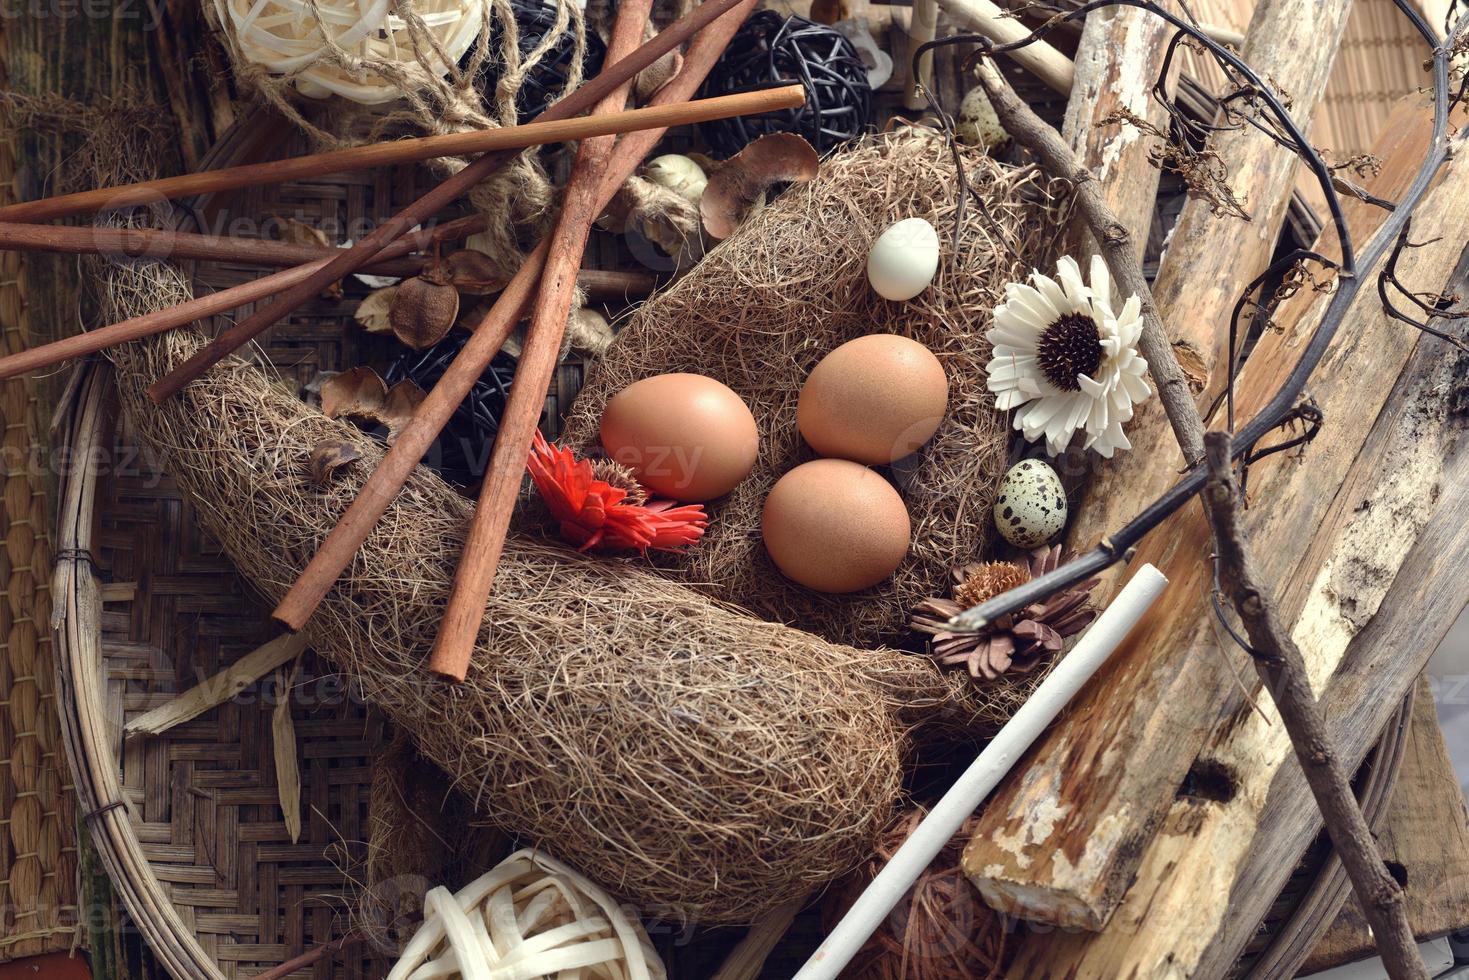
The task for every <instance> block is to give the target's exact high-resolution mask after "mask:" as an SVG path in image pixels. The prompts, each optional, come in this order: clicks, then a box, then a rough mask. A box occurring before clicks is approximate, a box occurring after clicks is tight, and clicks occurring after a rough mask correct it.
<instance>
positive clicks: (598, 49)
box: [465, 0, 607, 122]
mask: <svg viewBox="0 0 1469 980" xmlns="http://www.w3.org/2000/svg"><path fill="white" fill-rule="evenodd" d="M510 9H511V10H512V11H514V13H515V26H516V27H517V28H518V29H519V37H518V39H517V44H516V47H518V48H519V49H520V55H521V57H525V56H526V55H528V54H530V53H531V52H532V51H534V50H535V49H536V47H537V45H539V44H540V43H541V40H542V39H543V38H545V36H546V35H547V34H548V33H550V31H551V30H552V29H553V28H554V27H555V26H556V9H555V8H554V7H552V6H550V5H549V4H546V3H542V2H540V0H510ZM504 36H505V35H504V28H503V26H502V25H501V23H500V21H498V20H496V21H495V22H494V23H493V24H492V25H491V26H490V51H491V53H492V56H491V58H490V59H489V60H488V61H486V62H485V65H484V67H483V68H482V69H480V74H479V79H478V85H479V88H480V91H481V92H483V93H484V95H485V98H486V99H489V100H493V99H494V97H495V86H496V84H498V83H499V81H500V66H499V65H498V64H497V63H496V62H495V58H494V57H493V52H496V51H499V50H500V45H501V44H502V43H503V42H504ZM586 38H587V41H586V50H585V52H584V53H583V55H582V78H584V79H585V78H591V77H592V76H594V75H596V74H597V73H598V72H599V71H601V70H602V62H603V61H604V60H605V59H606V57H607V45H606V44H605V43H604V42H603V41H602V39H601V38H600V37H598V36H597V33H596V32H595V31H593V30H591V29H590V28H588V29H587V32H586ZM575 51H576V35H575V34H574V33H573V32H572V31H571V29H570V28H569V27H568V28H567V29H566V30H565V31H563V32H562V34H561V37H560V38H558V39H557V41H556V43H555V44H554V45H553V46H552V47H551V49H550V50H549V51H547V52H546V54H545V56H544V57H542V58H541V60H540V61H539V62H537V63H536V66H535V67H534V68H532V69H531V71H530V74H528V75H527V76H526V78H525V82H524V83H523V84H522V85H521V87H520V92H519V93H518V94H517V95H516V97H515V109H516V112H517V113H519V115H520V121H521V122H526V121H527V120H529V119H532V118H534V117H536V116H538V115H540V114H541V113H542V112H544V111H545V110H546V107H547V106H548V105H550V104H551V103H552V102H553V101H555V100H556V99H559V98H561V96H563V95H565V94H566V75H567V72H568V71H569V70H570V69H571V59H572V55H573V54H574V53H575ZM465 57H466V59H467V58H468V57H469V56H468V55H466V56H465Z"/></svg>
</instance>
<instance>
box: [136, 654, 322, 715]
mask: <svg viewBox="0 0 1469 980" xmlns="http://www.w3.org/2000/svg"><path fill="white" fill-rule="evenodd" d="M305 649H306V638H305V637H302V636H297V635H295V634H293V633H286V634H283V635H281V636H278V637H276V638H275V639H273V640H271V641H270V642H269V643H266V644H263V645H262V646H261V647H260V648H259V649H256V650H252V651H250V652H249V653H247V654H245V655H244V656H243V657H241V658H240V659H239V660H237V661H235V662H234V663H233V664H231V665H230V666H229V667H228V668H227V669H225V670H222V671H220V672H219V673H217V674H215V675H214V676H213V677H210V678H208V679H207V680H203V681H200V682H199V683H198V684H197V685H195V686H194V687H191V688H189V690H187V691H185V692H184V693H183V694H180V695H179V696H178V697H176V698H174V699H173V700H172V701H170V702H168V703H167V704H164V705H160V706H159V707H157V708H154V709H153V710H152V711H149V712H146V713H144V714H141V715H138V716H137V717H136V718H133V719H132V720H130V721H129V722H127V723H126V724H125V725H123V729H122V730H123V733H124V734H125V735H162V734H163V733H164V732H166V731H168V730H169V729H170V728H174V727H176V726H178V725H182V724H183V723H184V722H186V721H193V720H194V719H195V718H198V717H199V716H200V715H202V714H203V713H204V712H206V711H208V710H209V709H210V708H215V707H218V706H219V705H221V704H224V703H225V702H226V701H228V700H230V699H231V698H233V697H235V695H237V694H239V693H240V692H241V691H243V690H245V688H247V687H249V686H250V685H251V684H254V683H255V682H256V681H258V680H260V678H262V677H264V676H265V675H266V674H269V673H270V672H271V671H273V670H276V669H277V668H279V667H283V666H284V665H286V664H288V663H290V662H291V661H292V660H295V659H296V658H297V657H299V656H300V655H301V654H302V652H304V651H305Z"/></svg>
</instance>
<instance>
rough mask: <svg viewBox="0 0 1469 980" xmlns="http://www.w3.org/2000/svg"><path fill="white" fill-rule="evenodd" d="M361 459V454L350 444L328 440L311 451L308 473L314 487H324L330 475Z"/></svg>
mask: <svg viewBox="0 0 1469 980" xmlns="http://www.w3.org/2000/svg"><path fill="white" fill-rule="evenodd" d="M361 458H362V453H361V452H360V451H359V450H358V449H357V447H356V446H354V445H352V444H351V443H350V442H337V441H336V440H328V441H326V442H319V443H317V444H316V446H315V448H313V449H312V450H311V462H310V464H309V467H310V468H309V473H310V477H311V482H312V484H313V485H314V486H318V487H324V486H326V484H327V481H328V480H330V479H331V478H332V474H333V473H335V472H336V471H337V470H339V469H341V468H342V467H344V466H347V465H349V464H351V463H352V462H354V461H355V460H359V459H361Z"/></svg>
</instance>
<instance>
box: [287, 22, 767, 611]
mask: <svg viewBox="0 0 1469 980" xmlns="http://www.w3.org/2000/svg"><path fill="white" fill-rule="evenodd" d="M756 2H757V0H742V2H741V4H740V6H738V7H737V8H735V12H733V13H731V14H730V15H729V16H728V17H723V18H721V19H719V20H718V21H716V22H715V23H714V24H713V25H711V26H710V27H709V28H708V29H707V30H705V31H702V32H700V34H699V36H698V37H696V38H695V39H694V41H693V43H692V44H690V45H689V49H688V51H687V52H685V54H684V64H683V70H682V71H680V72H679V73H678V75H677V76H675V77H674V78H673V80H672V81H670V82H669V83H668V84H666V85H664V86H663V87H662V88H661V89H659V90H658V92H657V94H656V95H654V96H653V98H654V101H669V102H678V101H682V100H684V99H687V98H689V97H690V96H691V95H693V93H694V92H696V91H697V90H698V88H699V86H700V85H702V84H703V82H704V78H705V77H706V76H707V75H708V74H709V71H710V70H711V69H712V68H713V67H714V63H715V62H716V61H718V60H719V56H720V55H721V54H722V53H723V52H724V49H725V48H726V47H727V46H728V45H729V42H730V39H731V38H733V37H734V34H735V31H737V30H738V29H739V27H740V25H741V24H743V23H744V21H745V19H746V18H747V17H749V15H750V11H751V10H753V9H754V7H755V4H756ZM662 138H663V134H662V133H661V132H658V131H656V130H643V131H640V132H637V133H632V134H629V135H628V136H625V137H623V138H622V140H621V141H620V142H619V143H618V144H617V147H616V149H614V150H613V151H612V159H611V160H610V161H609V162H608V164H607V174H606V177H605V178H604V179H603V181H602V190H601V195H600V198H599V201H600V207H601V208H605V207H606V206H607V204H608V203H609V202H611V200H612V198H613V197H614V196H615V195H616V194H617V192H618V190H619V189H620V188H621V187H622V184H623V182H624V181H625V180H627V178H628V177H630V176H631V175H632V173H633V171H634V170H636V169H637V167H638V164H639V163H640V162H641V161H642V159H643V157H644V156H646V155H647V154H648V152H649V151H650V150H652V149H653V147H654V146H656V145H657V144H658V141H659V140H660V139H662ZM547 249H548V242H547V241H542V242H541V244H540V245H539V246H538V247H537V248H536V249H535V251H533V252H531V254H530V255H528V256H527V257H526V260H525V264H524V265H522V266H521V267H520V271H519V272H517V273H516V275H515V278H514V279H512V280H511V281H510V284H509V285H507V286H506V287H505V291H504V292H503V293H501V294H500V298H499V299H498V300H497V301H496V302H495V305H494V306H493V307H491V309H490V311H489V313H488V314H486V315H485V318H484V320H483V321H481V323H480V326H479V329H478V330H476V331H475V334H474V336H473V337H471V338H469V342H468V343H466V344H465V345H464V347H463V349H461V350H460V351H459V353H458V355H456V356H455V358H454V360H453V362H452V363H451V364H450V365H449V367H448V369H447V370H446V371H445V372H444V375H443V377H441V378H440V379H439V382H438V384H436V385H434V387H433V390H432V391H430V392H429V393H428V395H427V397H425V398H424V400H423V402H422V403H421V404H420V405H419V406H418V410H417V411H416V412H414V414H413V420H412V421H411V422H409V423H408V425H406V426H405V427H404V428H403V429H402V431H400V432H399V433H398V438H397V439H396V440H394V442H393V445H392V446H391V447H389V449H388V452H387V455H385V456H384V457H383V459H382V462H380V463H379V464H378V466H377V469H375V470H374V471H373V473H372V476H370V477H369V478H368V479H367V482H366V483H364V484H363V486H362V489H361V490H360V491H359V492H358V494H357V499H356V500H354V501H352V505H351V506H350V507H349V508H348V509H347V513H346V514H344V515H342V519H341V520H340V521H338V522H337V526H336V527H334V528H332V531H331V533H330V534H329V535H327V538H326V541H324V542H323V543H322V545H321V549H320V550H319V551H317V553H316V554H315V555H314V556H313V557H312V559H311V562H310V563H309V564H308V565H307V566H306V569H305V571H303V572H302V573H301V576H300V578H298V579H297V580H296V583H295V584H294V585H293V586H291V589H290V591H289V592H287V593H286V595H285V597H284V598H282V599H281V602H280V604H279V605H278V606H276V608H275V612H274V613H273V616H274V618H275V620H276V621H277V622H279V623H280V624H281V625H283V626H285V627H286V628H287V629H292V630H299V629H300V628H301V627H302V626H304V625H305V624H306V621H307V620H308V619H310V618H311V614H312V613H313V612H315V610H316V607H317V606H318V605H319V604H320V603H321V600H322V599H323V598H325V596H326V594H327V592H328V591H329V590H330V589H331V587H332V585H333V584H334V583H335V582H336V581H337V579H338V578H340V577H341V574H342V572H343V571H344V570H345V569H346V567H347V566H348V565H349V564H351V562H352V556H353V555H355V554H356V553H357V549H358V548H360V547H362V542H364V541H366V540H367V536H368V535H369V534H370V533H372V529H373V527H374V526H376V524H377V522H378V520H379V519H380V518H381V517H382V516H383V514H385V513H386V512H387V509H388V506H389V505H390V504H391V503H392V502H393V497H394V496H396V495H397V493H398V490H399V489H400V488H402V486H403V484H404V483H405V482H406V481H407V480H408V477H409V476H410V475H411V474H412V473H413V468H414V467H415V466H417V465H418V463H419V460H421V459H423V456H424V454H425V453H426V452H428V449H429V447H430V446H431V445H433V443H434V440H435V439H437V438H438V435H439V432H440V430H442V429H443V427H444V425H445V424H447V422H448V420H449V418H450V416H452V415H453V414H454V411H455V409H457V408H458V407H459V404H460V403H461V402H462V401H463V400H464V397H465V395H467V394H468V393H469V389H470V388H471V387H472V386H473V385H474V383H475V381H476V380H478V379H479V377H480V375H481V374H482V373H483V372H484V369H485V366H486V365H487V364H489V363H490V360H491V359H492V358H494V356H495V354H496V353H498V352H499V350H500V345H501V344H503V343H504V341H505V338H506V337H507V336H508V335H509V333H510V331H511V329H513V328H514V326H515V324H516V322H517V321H519V320H520V318H521V316H523V315H524V312H525V310H526V308H527V306H528V305H529V302H530V298H531V295H532V290H533V289H534V287H535V283H536V279H537V277H538V276H539V275H540V271H541V267H542V264H543V263H544V262H545V260H546V252H547Z"/></svg>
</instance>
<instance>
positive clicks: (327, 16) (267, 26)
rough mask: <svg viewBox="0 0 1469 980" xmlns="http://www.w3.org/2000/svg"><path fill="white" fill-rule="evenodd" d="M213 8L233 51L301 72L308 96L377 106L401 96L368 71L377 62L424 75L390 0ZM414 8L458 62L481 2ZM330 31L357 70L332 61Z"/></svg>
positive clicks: (262, 1) (259, 1)
mask: <svg viewBox="0 0 1469 980" xmlns="http://www.w3.org/2000/svg"><path fill="white" fill-rule="evenodd" d="M214 6H215V10H216V12H217V13H218V15H219V22H220V25H221V27H222V28H223V29H224V31H225V33H226V34H227V35H229V40H230V42H231V47H232V48H233V50H234V51H235V53H236V56H237V57H241V58H244V59H245V60H246V61H248V62H251V63H252V64H256V65H259V66H260V67H261V68H263V69H265V70H266V71H268V72H270V73H271V74H275V75H287V74H292V73H296V72H299V74H296V75H295V81H296V87H297V88H298V89H299V90H300V91H301V93H302V94H303V95H307V96H310V97H312V98H326V97H327V96H329V95H340V96H342V97H343V98H346V99H351V100H352V101H353V102H360V103H362V104H364V105H376V104H379V103H382V102H391V101H392V100H394V99H397V98H399V97H401V96H402V95H403V91H402V88H401V87H400V85H399V84H398V83H396V82H394V81H392V80H389V79H388V78H386V77H384V76H383V75H382V74H380V73H378V72H374V71H372V70H371V67H370V66H371V65H373V64H374V63H388V64H392V65H395V66H398V67H400V68H402V69H403V70H404V71H405V72H407V73H408V75H410V76H412V75H422V74H423V68H422V67H421V66H420V64H419V61H418V58H417V53H416V52H415V51H414V47H413V41H412V39H411V37H410V35H409V32H408V28H407V25H406V24H405V23H404V21H403V19H402V18H401V17H399V16H397V15H396V14H392V13H390V12H389V0H361V2H354V0H318V2H317V3H316V5H315V10H313V9H312V4H310V3H309V2H306V0H214ZM414 10H415V12H416V13H417V14H418V15H419V16H420V17H422V18H423V22H424V25H425V26H426V27H427V28H428V29H429V31H430V32H431V33H432V34H433V35H434V37H435V38H436V39H437V41H438V43H439V45H440V46H441V47H442V49H443V52H444V53H445V54H446V55H448V57H449V58H450V59H453V60H455V61H457V60H458V59H459V57H460V56H461V55H463V54H464V53H465V52H466V51H468V50H469V46H470V45H471V44H473V43H474V39H475V38H476V37H477V36H478V35H479V30H480V26H481V24H482V23H483V14H484V7H483V4H482V3H481V2H480V0H419V2H418V3H416V4H415V5H414ZM318 12H319V13H320V19H319V21H318ZM323 33H325V35H326V37H324V36H323ZM327 37H329V38H330V39H331V42H332V44H335V45H336V46H337V47H339V48H341V49H342V51H343V52H345V53H346V55H347V56H348V57H349V58H351V59H356V60H357V66H356V70H349V69H346V68H344V67H342V66H341V65H339V64H337V63H336V59H334V58H333V55H332V49H331V46H330V45H329V44H328V43H327ZM425 54H426V60H427V62H428V64H430V65H432V66H434V67H435V70H436V71H437V74H438V75H439V76H440V77H442V76H443V75H444V74H445V73H447V72H448V71H449V68H450V67H451V66H450V64H448V63H445V61H444V59H443V58H441V57H439V56H438V54H437V53H435V52H433V51H428V52H425Z"/></svg>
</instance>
